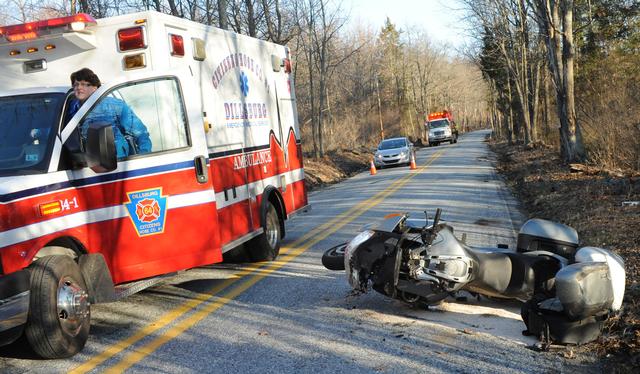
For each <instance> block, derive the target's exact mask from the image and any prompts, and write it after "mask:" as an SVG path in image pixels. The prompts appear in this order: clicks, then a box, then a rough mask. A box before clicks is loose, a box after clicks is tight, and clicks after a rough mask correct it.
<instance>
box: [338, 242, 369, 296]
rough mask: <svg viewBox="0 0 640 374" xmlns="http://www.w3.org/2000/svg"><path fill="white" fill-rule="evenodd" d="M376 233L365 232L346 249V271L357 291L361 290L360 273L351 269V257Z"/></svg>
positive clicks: (350, 282)
mask: <svg viewBox="0 0 640 374" xmlns="http://www.w3.org/2000/svg"><path fill="white" fill-rule="evenodd" d="M373 234H374V232H373V231H371V230H365V231H363V232H361V233H359V234H358V235H356V236H355V237H354V238H353V239H351V241H350V242H349V243H348V244H347V246H346V247H345V248H344V269H345V271H346V273H347V279H348V280H349V284H350V285H351V287H353V288H355V289H360V279H359V276H358V271H353V269H352V268H351V257H353V254H354V253H355V252H356V249H358V247H359V246H360V245H361V244H362V243H364V242H366V241H367V240H369V238H371V237H372V236H373Z"/></svg>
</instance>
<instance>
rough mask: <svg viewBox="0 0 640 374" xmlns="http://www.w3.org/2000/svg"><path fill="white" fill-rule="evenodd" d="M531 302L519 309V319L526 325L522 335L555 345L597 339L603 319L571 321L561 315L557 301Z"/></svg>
mask: <svg viewBox="0 0 640 374" xmlns="http://www.w3.org/2000/svg"><path fill="white" fill-rule="evenodd" d="M534 300H535V298H534V299H531V300H529V301H527V302H526V303H525V304H524V305H523V306H522V319H523V320H524V323H525V325H526V326H527V330H526V331H523V334H524V335H535V336H537V337H538V338H540V340H542V341H543V342H545V343H555V344H584V343H588V342H591V341H594V340H596V339H597V338H598V336H600V332H601V330H602V323H603V320H604V318H603V317H598V316H589V317H586V318H583V319H579V320H571V319H569V317H567V316H566V315H565V314H564V313H563V312H562V305H561V304H560V301H559V300H558V299H557V298H551V299H546V300H544V301H542V302H540V303H537V302H535V301H534Z"/></svg>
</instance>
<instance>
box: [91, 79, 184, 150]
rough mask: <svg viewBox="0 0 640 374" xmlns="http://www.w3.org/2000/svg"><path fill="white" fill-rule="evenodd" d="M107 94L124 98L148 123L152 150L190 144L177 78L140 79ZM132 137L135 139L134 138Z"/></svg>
mask: <svg viewBox="0 0 640 374" xmlns="http://www.w3.org/2000/svg"><path fill="white" fill-rule="evenodd" d="M107 97H112V98H116V99H119V100H122V101H124V102H125V103H126V104H127V105H128V106H129V108H130V109H131V110H132V111H133V113H135V115H136V116H137V117H138V118H139V119H140V121H141V122H142V123H143V124H144V126H145V127H146V128H147V131H148V133H149V139H150V141H151V150H150V152H151V153H153V152H162V151H167V150H172V149H177V148H183V147H188V146H189V138H188V133H187V121H186V116H185V111H184V106H183V103H182V97H181V93H180V90H179V88H178V82H177V81H176V80H175V79H172V78H161V79H156V80H152V81H144V82H136V83H134V84H131V85H127V86H124V87H120V88H118V89H116V90H114V91H112V92H111V93H110V94H108V95H107ZM103 99H104V98H103ZM127 137H128V135H127ZM128 141H129V144H131V143H132V140H131V139H128ZM116 146H117V145H116ZM132 147H135V146H133V145H132ZM135 153H136V152H135V151H133V152H130V155H132V154H135ZM137 153H148V151H147V152H137Z"/></svg>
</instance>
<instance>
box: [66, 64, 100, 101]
mask: <svg viewBox="0 0 640 374" xmlns="http://www.w3.org/2000/svg"><path fill="white" fill-rule="evenodd" d="M100 84H101V83H100V78H98V76H97V75H96V74H95V73H94V72H93V71H91V69H88V68H84V69H80V70H78V71H76V72H74V73H72V74H71V85H72V86H73V93H74V94H75V95H76V98H77V99H78V100H80V101H85V100H87V98H89V96H91V95H92V94H93V93H94V92H95V91H96V90H97V89H98V87H100Z"/></svg>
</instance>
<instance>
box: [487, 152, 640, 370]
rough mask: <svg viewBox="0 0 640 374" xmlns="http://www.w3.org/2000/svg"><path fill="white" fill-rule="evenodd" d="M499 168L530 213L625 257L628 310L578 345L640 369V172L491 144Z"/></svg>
mask: <svg viewBox="0 0 640 374" xmlns="http://www.w3.org/2000/svg"><path fill="white" fill-rule="evenodd" d="M492 148H493V150H494V151H495V152H496V153H497V154H498V156H499V166H498V171H499V172H500V173H501V174H502V175H503V176H504V178H505V179H506V181H507V184H508V185H509V186H510V187H511V189H512V191H513V192H514V193H515V194H516V195H517V196H518V197H519V200H520V201H521V202H522V204H523V206H524V208H525V209H526V210H527V211H528V212H529V217H531V218H533V217H539V218H545V219H551V220H554V221H558V222H562V223H564V224H567V225H569V226H572V227H574V228H576V230H577V231H578V234H579V237H580V242H581V243H580V244H581V245H592V246H599V247H604V248H608V249H611V250H613V251H614V252H616V253H618V254H620V255H621V256H622V257H623V258H624V260H625V268H626V272H627V286H626V291H625V298H624V302H623V309H622V311H621V313H620V314H619V315H618V316H615V317H614V318H610V319H609V320H608V321H607V323H606V326H605V329H604V331H603V334H602V336H601V338H599V339H598V340H597V341H596V342H594V343H590V344H587V345H584V346H582V347H579V349H580V350H581V351H583V352H594V353H596V354H598V355H599V357H601V358H602V359H603V360H604V363H605V365H607V366H608V367H609V368H610V369H611V371H613V372H638V370H639V369H640V231H639V230H638V228H639V227H640V206H624V205H623V202H627V201H640V176H639V175H638V174H637V173H633V172H631V171H626V172H625V171H624V170H623V171H616V172H615V173H608V172H607V171H601V172H599V173H596V174H594V175H585V174H581V173H571V172H570V168H569V166H568V165H563V164H562V162H561V161H560V159H559V157H558V155H557V151H556V150H554V149H550V148H547V147H544V146H542V147H538V148H525V147H524V146H511V147H509V146H507V145H506V144H505V143H496V144H492Z"/></svg>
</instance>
